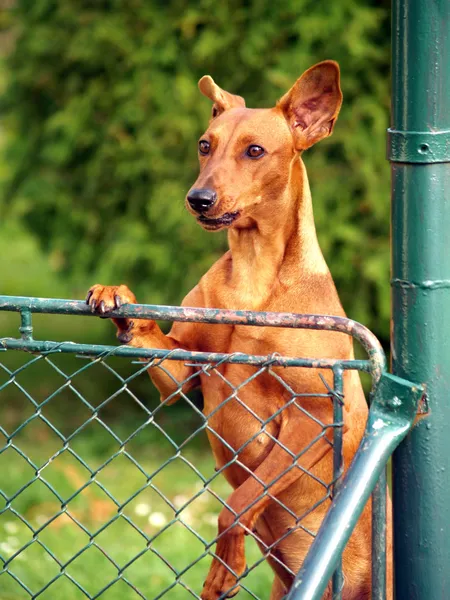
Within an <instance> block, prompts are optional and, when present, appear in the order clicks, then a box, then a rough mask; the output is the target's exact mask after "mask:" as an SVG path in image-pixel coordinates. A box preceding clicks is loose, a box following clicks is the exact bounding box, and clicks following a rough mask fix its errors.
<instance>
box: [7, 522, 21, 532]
mask: <svg viewBox="0 0 450 600" xmlns="http://www.w3.org/2000/svg"><path fill="white" fill-rule="evenodd" d="M5 531H6V532H7V533H12V534H13V533H17V532H18V531H19V527H18V525H17V523H14V522H13V521H7V522H6V523H5Z"/></svg>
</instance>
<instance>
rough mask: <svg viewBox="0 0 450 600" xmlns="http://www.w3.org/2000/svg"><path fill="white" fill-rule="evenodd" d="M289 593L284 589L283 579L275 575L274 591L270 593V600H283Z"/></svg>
mask: <svg viewBox="0 0 450 600" xmlns="http://www.w3.org/2000/svg"><path fill="white" fill-rule="evenodd" d="M287 592H288V590H287V589H286V588H285V587H284V584H283V582H282V581H281V579H280V578H279V577H277V576H276V575H275V580H274V582H273V586H272V591H271V593H270V600H282V598H284V596H285V595H286V594H287Z"/></svg>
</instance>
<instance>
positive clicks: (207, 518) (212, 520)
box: [202, 513, 218, 527]
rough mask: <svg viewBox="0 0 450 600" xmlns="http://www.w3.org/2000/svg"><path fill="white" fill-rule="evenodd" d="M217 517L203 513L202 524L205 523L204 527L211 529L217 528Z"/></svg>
mask: <svg viewBox="0 0 450 600" xmlns="http://www.w3.org/2000/svg"><path fill="white" fill-rule="evenodd" d="M217 518H218V516H217V515H214V514H213V513H205V514H204V515H203V517H202V522H203V523H205V524H206V525H211V527H216V526H217Z"/></svg>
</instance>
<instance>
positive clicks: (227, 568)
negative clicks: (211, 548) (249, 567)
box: [200, 532, 246, 600]
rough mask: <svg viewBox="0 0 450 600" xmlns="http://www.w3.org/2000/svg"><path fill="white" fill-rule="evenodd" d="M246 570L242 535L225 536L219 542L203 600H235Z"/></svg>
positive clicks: (203, 592)
mask: <svg viewBox="0 0 450 600" xmlns="http://www.w3.org/2000/svg"><path fill="white" fill-rule="evenodd" d="M245 570H246V565H245V538H244V534H243V533H242V534H241V533H238V534H236V533H234V532H233V533H229V534H227V535H223V536H222V537H221V538H220V539H219V540H218V542H217V547H216V552H215V558H214V559H213V562H212V564H211V568H210V569H209V573H208V577H207V579H206V581H205V584H204V586H203V591H202V593H201V596H200V597H201V599H202V600H219V598H222V599H223V598H233V597H234V596H236V594H237V593H238V592H239V590H240V586H239V583H238V582H239V580H240V579H241V577H242V575H243V574H244V572H245Z"/></svg>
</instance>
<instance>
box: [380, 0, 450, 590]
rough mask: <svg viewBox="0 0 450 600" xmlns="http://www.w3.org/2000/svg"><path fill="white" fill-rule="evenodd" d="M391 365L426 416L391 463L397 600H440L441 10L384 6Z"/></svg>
mask: <svg viewBox="0 0 450 600" xmlns="http://www.w3.org/2000/svg"><path fill="white" fill-rule="evenodd" d="M392 30H393V55H392V63H393V65H392V69H393V82H392V83H393V85H392V129H390V130H389V158H390V160H391V161H392V243H393V246H392V272H393V280H392V301H393V332H392V362H393V370H394V373H395V374H396V375H399V376H401V377H405V378H409V379H411V380H412V381H420V382H424V383H425V384H426V386H427V393H428V400H429V410H430V412H429V415H428V416H426V417H424V418H423V419H422V420H421V422H420V423H419V424H418V425H417V426H416V427H415V428H414V429H413V430H412V431H411V433H410V434H409V435H408V437H407V439H406V440H405V441H404V442H403V444H401V446H400V447H399V449H398V450H397V451H396V453H395V455H394V470H393V477H394V478H393V495H394V522H395V526H394V540H395V541H394V544H395V590H396V598H397V600H403V599H407V600H415V599H417V600H419V599H420V600H425V599H427V600H428V599H429V598H433V599H436V600H438V599H444V598H448V597H449V594H450V536H449V527H450V477H449V474H450V433H449V427H450V164H449V163H450V35H449V32H450V2H449V0H394V1H393V26H392Z"/></svg>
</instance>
